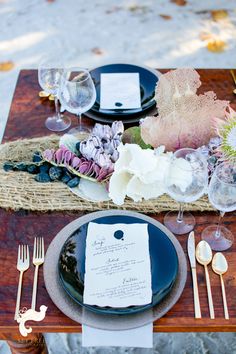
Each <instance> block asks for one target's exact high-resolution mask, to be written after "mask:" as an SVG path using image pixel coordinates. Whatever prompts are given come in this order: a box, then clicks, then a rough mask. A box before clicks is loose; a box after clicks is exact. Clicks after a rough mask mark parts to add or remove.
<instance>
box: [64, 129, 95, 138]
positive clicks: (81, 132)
mask: <svg viewBox="0 0 236 354" xmlns="http://www.w3.org/2000/svg"><path fill="white" fill-rule="evenodd" d="M91 131H92V129H90V128H87V127H83V126H78V127H76V128H72V129H70V130H69V131H68V134H71V135H74V136H76V137H77V138H79V139H80V140H82V139H86V138H87V137H88V135H89V134H90V133H91Z"/></svg>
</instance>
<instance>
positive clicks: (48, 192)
mask: <svg viewBox="0 0 236 354" xmlns="http://www.w3.org/2000/svg"><path fill="white" fill-rule="evenodd" d="M58 142H59V137H58V136H56V135H51V136H47V137H42V138H33V139H24V140H17V141H14V142H10V143H5V144H2V145H0V207H1V208H6V209H12V210H19V209H25V210H32V211H44V212H46V211H53V210H57V211H59V210H68V211H71V210H74V211H76V210H80V211H89V212H90V211H96V210H107V209H124V210H134V211H139V212H142V213H147V214H149V213H159V212H161V211H167V210H168V211H169V210H178V203H176V202H175V201H174V200H173V199H171V198H170V197H168V196H167V195H163V196H161V197H159V198H157V199H150V200H144V201H142V202H134V201H132V200H131V199H128V198H127V199H126V200H125V203H124V204H123V205H122V206H118V205H115V204H114V203H113V202H111V201H106V202H90V201H87V200H84V199H82V198H80V197H78V196H76V195H74V194H73V193H72V192H71V191H70V190H69V188H68V187H67V186H66V185H65V184H63V183H61V182H52V183H39V182H36V181H35V180H34V175H31V174H29V173H27V172H14V171H10V172H5V171H4V170H3V168H2V167H3V163H4V162H6V161H16V162H18V161H24V162H29V161H32V155H33V153H34V152H35V151H44V150H46V149H48V148H49V149H50V148H55V149H56V148H57V147H58ZM185 209H186V210H192V211H194V210H195V211H197V210H199V211H204V210H207V211H210V210H214V209H213V208H212V206H211V205H210V203H209V202H208V197H207V196H203V197H202V198H200V199H199V200H198V201H196V202H194V203H188V204H186V205H185Z"/></svg>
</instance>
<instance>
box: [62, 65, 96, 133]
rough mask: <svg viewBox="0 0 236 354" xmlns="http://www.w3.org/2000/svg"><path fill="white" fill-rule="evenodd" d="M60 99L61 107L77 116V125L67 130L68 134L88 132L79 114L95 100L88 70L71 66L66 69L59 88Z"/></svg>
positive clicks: (87, 108) (90, 106) (94, 91)
mask: <svg viewBox="0 0 236 354" xmlns="http://www.w3.org/2000/svg"><path fill="white" fill-rule="evenodd" d="M59 97H60V101H61V104H62V105H63V107H64V108H65V109H66V110H67V111H69V112H71V113H74V114H76V115H77V116H78V117H79V125H78V127H76V128H73V129H71V130H69V134H73V135H77V134H79V135H81V134H88V133H89V132H90V130H89V129H88V128H87V127H83V125H82V119H81V116H82V114H83V113H85V112H87V111H88V110H89V109H90V108H92V106H93V105H94V102H95V100H96V90H95V86H94V83H93V80H92V78H91V75H90V73H89V72H88V70H86V69H83V68H72V69H68V70H67V71H66V76H65V78H64V79H63V82H62V85H61V88H60V95H59Z"/></svg>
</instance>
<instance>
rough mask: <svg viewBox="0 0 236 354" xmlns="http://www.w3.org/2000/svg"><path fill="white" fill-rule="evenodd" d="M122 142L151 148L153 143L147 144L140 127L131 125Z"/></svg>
mask: <svg viewBox="0 0 236 354" xmlns="http://www.w3.org/2000/svg"><path fill="white" fill-rule="evenodd" d="M122 142H123V143H124V144H125V143H127V144H137V145H139V146H140V147H141V148H142V149H151V148H152V147H151V145H148V144H145V142H144V141H143V139H142V138H141V129H140V127H131V128H128V129H126V130H125V131H124V133H123V136H122Z"/></svg>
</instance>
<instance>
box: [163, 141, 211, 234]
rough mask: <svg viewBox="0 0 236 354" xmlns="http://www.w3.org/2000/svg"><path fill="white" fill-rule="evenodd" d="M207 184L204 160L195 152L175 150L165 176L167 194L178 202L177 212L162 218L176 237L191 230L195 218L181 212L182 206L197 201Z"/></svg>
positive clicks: (189, 149)
mask: <svg viewBox="0 0 236 354" xmlns="http://www.w3.org/2000/svg"><path fill="white" fill-rule="evenodd" d="M207 184H208V168H207V162H206V160H205V158H204V157H203V156H202V155H201V154H200V153H199V152H197V151H196V150H194V149H191V148H184V149H180V150H177V151H176V152H175V153H174V155H173V159H172V162H171V164H170V168H169V172H168V176H167V181H166V185H167V193H168V195H169V196H170V197H172V198H173V199H174V200H176V201H177V202H179V212H178V213H177V212H175V211H170V212H169V213H167V214H166V215H165V217H164V224H165V225H166V227H168V229H169V230H170V231H172V232H174V233H175V234H177V235H181V234H186V233H188V232H190V231H192V230H193V228H194V226H195V218H194V216H193V215H192V214H191V213H189V212H183V204H184V203H191V202H194V201H196V200H197V199H199V198H200V197H201V196H202V195H203V194H204V193H205V192H206V188H207Z"/></svg>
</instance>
